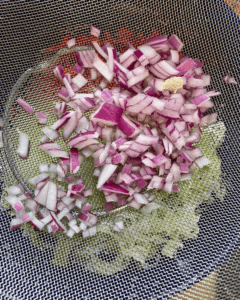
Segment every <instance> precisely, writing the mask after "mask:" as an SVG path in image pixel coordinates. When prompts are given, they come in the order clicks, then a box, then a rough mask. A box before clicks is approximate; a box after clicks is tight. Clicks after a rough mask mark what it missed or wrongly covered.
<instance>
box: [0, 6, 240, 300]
mask: <svg viewBox="0 0 240 300" xmlns="http://www.w3.org/2000/svg"><path fill="white" fill-rule="evenodd" d="M0 14H1V15H0V29H1V47H2V51H1V60H0V65H1V75H0V76H1V109H2V113H3V110H5V117H6V128H5V130H6V131H5V137H4V138H5V152H4V150H1V157H0V163H1V171H2V177H1V178H0V181H1V184H2V189H3V191H4V188H5V187H6V186H9V185H12V184H16V183H17V182H21V183H23V184H24V182H25V180H26V179H27V178H28V177H32V176H34V175H37V173H38V169H37V166H38V164H39V163H43V162H50V161H51V159H50V157H49V156H48V155H46V154H44V153H43V152H41V151H40V150H39V151H38V150H34V151H31V152H30V156H29V159H28V160H27V161H22V160H20V159H19V158H18V156H17V154H16V147H17V141H18V131H23V132H26V133H27V134H28V135H29V138H30V141H31V149H36V147H35V146H36V145H37V144H38V143H39V142H38V140H39V137H40V136H41V135H42V133H41V127H39V126H37V125H36V120H34V119H33V118H29V116H28V114H27V113H26V112H24V111H23V110H22V109H21V108H19V106H18V105H16V104H14V101H15V100H16V99H17V98H18V97H23V98H24V97H26V99H27V102H28V103H29V104H30V105H32V106H33V107H34V108H35V109H36V111H46V112H49V113H50V112H51V111H52V110H53V108H54V106H55V105H54V102H56V101H58V100H59V98H58V96H57V92H58V90H59V87H60V85H59V84H58V83H57V80H55V79H54V76H53V74H52V70H53V68H54V66H56V65H57V64H58V63H59V62H61V63H62V64H63V66H64V67H65V68H68V67H70V66H72V65H73V64H74V63H75V62H74V61H73V59H74V54H73V55H72V56H71V55H70V56H69V55H64V53H65V52H69V51H67V50H66V49H65V50H62V51H61V52H60V53H58V54H57V55H56V52H58V50H59V49H60V48H61V41H62V40H63V38H64V37H65V36H67V35H70V36H72V37H79V35H86V36H87V37H88V36H89V27H90V25H91V24H95V25H96V26H98V27H99V28H101V32H102V36H101V38H102V40H106V41H110V42H112V43H113V44H114V45H115V46H116V48H117V49H118V51H122V50H123V49H124V47H125V45H126V43H127V42H129V41H130V42H131V41H133V40H134V41H135V42H136V41H141V39H143V38H146V37H148V36H149V35H150V34H151V32H152V30H153V29H157V30H158V31H159V33H160V34H168V35H171V34H173V33H175V34H177V35H179V37H180V38H181V40H182V41H183V42H184V44H185V47H184V54H186V55H188V56H189V57H193V58H199V59H200V60H201V61H203V62H204V65H205V68H204V72H205V73H207V74H211V78H212V82H211V86H210V88H215V89H216V90H217V91H221V93H222V94H221V96H219V97H215V98H214V99H213V101H214V104H215V108H214V111H217V112H218V114H219V120H220V121H222V122H224V124H225V126H226V129H227V132H226V136H225V141H224V143H223V145H222V146H221V148H220V149H219V150H218V154H219V156H220V158H221V159H222V171H223V174H224V178H225V180H226V182H227V193H226V196H225V199H224V202H221V201H219V200H216V201H215V202H214V203H211V204H210V205H206V206H205V207H203V208H206V209H205V210H204V212H203V214H202V216H201V219H200V222H199V227H200V233H199V236H198V238H197V239H195V240H190V241H187V242H186V243H184V248H183V249H182V250H180V251H179V252H178V254H177V255H176V256H174V258H173V259H168V258H165V257H163V256H161V255H160V252H157V254H156V255H154V257H153V258H152V259H151V260H149V261H148V263H147V264H146V265H145V267H144V268H140V269H139V267H138V266H137V265H136V263H135V262H134V261H133V260H129V261H124V260H122V259H121V258H120V259H119V260H118V261H116V262H114V263H115V265H113V267H112V269H113V270H114V268H115V269H116V270H115V271H117V270H119V271H118V272H117V273H115V272H112V273H114V274H112V275H110V274H108V276H106V275H99V274H97V272H96V269H97V267H96V265H97V264H98V261H97V260H96V258H97V257H98V254H99V252H100V250H99V249H105V251H108V254H109V257H110V258H108V259H110V260H111V259H112V260H113V261H114V260H115V256H114V255H117V249H118V248H117V246H116V244H114V241H113V240H112V239H111V238H109V236H107V235H106V236H103V239H102V242H101V243H98V245H97V246H98V247H97V249H96V252H95V253H89V249H92V248H91V247H90V246H88V245H85V244H81V243H80V244H79V243H76V244H74V247H73V248H77V249H78V250H79V251H82V253H84V255H83V256H81V255H80V256H79V258H77V256H76V255H73V251H72V250H71V249H70V250H71V251H70V250H69V249H68V246H66V245H67V244H66V241H65V240H64V238H61V237H58V238H56V237H53V236H50V235H47V234H44V233H43V234H40V235H39V237H38V240H37V241H36V240H35V241H34V239H33V238H31V232H29V231H27V229H25V230H24V231H22V230H18V231H15V232H10V230H9V223H10V215H11V210H7V209H6V208H3V209H2V210H1V211H0V224H1V227H0V254H1V255H0V256H1V257H0V260H1V263H0V297H1V296H2V297H3V299H5V297H6V299H19V300H20V299H24V300H25V299H48V300H49V299H64V300H65V299H71V300H72V299H74V300H75V299H76V300H77V299H78V300H80V299H81V300H92V299H111V300H115V299H132V300H135V299H152V300H155V299H166V298H167V297H171V296H173V295H174V294H176V293H178V292H180V291H184V290H185V289H187V288H188V287H190V286H191V285H193V284H194V283H196V282H198V281H200V280H201V279H203V278H204V277H205V276H207V275H208V274H209V273H210V272H211V271H213V270H214V269H215V268H217V267H219V266H220V265H221V264H222V263H223V261H224V260H225V259H226V258H228V257H229V255H230V253H231V251H232V250H233V249H234V248H235V246H236V244H237V241H238V239H239V234H240V210H239V178H240V177H239V150H240V149H239V136H240V135H239V133H240V132H239V127H240V126H239V125H240V122H239V86H234V85H227V84H226V83H225V82H224V81H223V77H224V76H225V75H226V73H227V72H229V73H230V74H231V76H234V78H235V79H236V80H237V81H238V82H240V76H239V66H240V65H239V24H240V22H239V19H238V18H237V16H236V15H235V14H234V13H233V12H231V11H230V10H229V9H228V8H227V6H226V5H225V4H224V3H223V2H222V1H220V0H209V1H205V0H201V1H200V0H191V1H189V0H188V1H187V0H179V1H174V0H168V1H165V0H161V1H159V0H156V1H155V0H149V1H138V0H132V1H127V0H124V1H117V0H115V1H114V0H109V1H104V0H102V1H98V0H97V1H92V0H89V1H84V0H83V1H69V0H67V1H64V2H60V1H41V2H40V1H31V2H30V1H29V2H26V1H1V6H0ZM122 28H126V29H127V30H128V31H126V30H122ZM106 31H107V32H108V33H109V34H110V35H111V36H109V34H108V33H106ZM122 32H124V33H122ZM131 33H133V35H134V38H133V36H132V34H131ZM111 37H112V40H109V39H110V38H111ZM77 39H78V38H77ZM79 40H81V42H82V45H84V44H86V43H87V42H88V39H87V38H84V37H83V36H81V38H79ZM63 44H64V43H63ZM54 45H55V47H53V46H54ZM58 45H60V46H59V47H57V46H58ZM78 47H79V46H78ZM77 49H79V48H77V47H76V48H73V49H71V51H70V52H73V53H74V52H75V51H76V50H77ZM80 49H82V48H80ZM16 82H17V83H16ZM93 87H94V85H93V83H91V82H90V84H89V85H88V87H87V90H88V91H90V90H91V89H92V88H93ZM50 115H51V114H49V116H50ZM53 121H54V117H51V118H49V120H48V124H52V123H53ZM58 143H59V145H61V146H63V148H64V147H65V145H64V142H63V141H60V142H59V140H58ZM7 157H8V160H7ZM88 167H89V164H87V162H86V165H85V168H82V170H81V172H80V173H81V174H82V175H83V176H85V177H86V179H87V181H88V182H89V184H90V185H91V184H93V183H92V181H91V170H89V169H88ZM28 188H29V191H30V188H31V187H30V186H29V187H27V186H26V189H28ZM4 196H5V194H4V192H3V197H2V199H3V198H4ZM188 196H189V195H188V194H187V195H186V197H188ZM94 200H95V201H96V202H97V203H99V208H101V204H102V199H101V195H100V194H99V195H98V197H96V199H94ZM110 221H111V220H110ZM143 225H144V226H149V224H143ZM141 229H142V228H141V226H139V227H138V228H135V229H134V231H133V233H132V235H131V236H130V237H129V238H130V239H132V240H134V239H137V238H139V236H141ZM32 236H33V235H32ZM56 245H57V246H58V247H57V246H56ZM56 249H61V251H63V252H64V253H65V256H64V255H63V256H61V258H60V262H58V265H59V266H56V264H53V258H54V251H56ZM234 255H235V257H236V255H237V254H234ZM111 256H112V257H113V258H111ZM64 257H65V259H64ZM55 259H56V253H55ZM230 265H231V263H230ZM98 267H101V266H100V265H99V266H98ZM236 269H237V268H235V269H233V268H231V267H230V268H229V263H228V265H227V263H226V264H225V265H223V266H222V267H221V268H220V271H219V272H218V284H219V292H218V297H219V299H228V298H227V297H230V296H231V295H232V296H231V297H235V298H236V299H238V298H237V297H239V295H238V293H239V292H238V291H239V289H240V286H239V281H236V284H235V285H234V284H233V282H229V280H227V277H228V276H229V278H230V276H231V274H233V273H234V272H239V269H237V271H236ZM120 270H121V271H120ZM233 281H234V280H233ZM227 292H228V294H226V293H227ZM230 294H231V295H230ZM226 295H227V296H226ZM188 296H189V298H188ZM188 296H186V297H187V298H186V299H192V298H190V297H192V296H191V294H190V295H189V294H188ZM214 297H215V296H214ZM224 297H225V298H224ZM3 299H2V300H3ZM193 299H194V298H193ZM197 299H202V298H201V290H200V292H199V293H198V295H197ZM203 299H204V298H203ZM209 299H214V298H211V295H210V296H209ZM229 299H234V298H229Z"/></svg>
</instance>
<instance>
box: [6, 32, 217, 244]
mask: <svg viewBox="0 0 240 300" xmlns="http://www.w3.org/2000/svg"><path fill="white" fill-rule="evenodd" d="M91 34H92V35H94V36H96V37H98V36H99V34H100V30H99V29H98V28H97V27H95V26H91ZM92 44H93V47H94V49H95V50H88V51H80V52H77V53H76V65H75V67H74V70H75V72H76V73H78V74H77V75H76V76H75V77H73V78H72V77H71V75H70V74H69V73H66V74H65V73H64V69H63V67H62V66H61V65H58V66H57V67H56V68H55V69H54V70H53V72H54V74H55V76H56V77H57V78H58V80H59V82H60V83H61V84H62V87H61V89H60V91H59V97H60V98H61V99H62V100H63V101H64V102H62V103H57V104H56V106H55V108H54V113H55V114H56V115H57V118H58V119H57V121H56V122H55V123H54V124H52V125H51V126H45V127H43V128H42V131H43V136H42V137H41V139H40V140H41V144H40V145H39V148H40V149H41V150H42V151H44V152H46V153H47V154H49V155H50V156H52V157H58V158H59V162H58V163H52V164H51V165H50V166H49V165H48V164H41V165H39V172H40V174H39V175H38V176H35V177H33V178H30V179H29V180H28V181H29V183H30V184H32V185H34V186H35V195H34V197H33V199H32V198H31V195H30V194H24V192H23V190H22V188H21V186H20V185H18V186H12V187H9V188H8V192H9V195H10V196H9V197H7V201H8V202H9V203H10V204H11V205H12V207H13V209H14V210H15V211H16V218H15V219H13V220H12V222H11V229H15V228H19V227H20V226H21V224H22V223H26V222H27V223H30V224H32V225H33V226H35V227H36V228H37V229H39V230H42V229H43V228H44V227H45V226H46V227H47V230H48V232H49V233H50V232H52V233H55V232H56V231H58V230H60V231H62V232H64V233H66V235H67V236H68V237H70V238H71V237H73V236H74V235H75V234H78V233H80V232H82V235H83V237H84V238H85V237H90V236H92V235H95V234H96V231H97V228H96V224H97V222H98V218H97V216H96V215H95V214H93V213H91V204H90V203H89V202H88V199H87V197H88V196H90V195H92V190H91V189H88V188H86V186H85V184H84V181H83V179H82V178H80V176H76V175H75V176H74V174H76V173H77V172H78V171H79V169H80V165H81V163H82V162H83V160H84V158H85V157H89V156H91V157H93V159H94V167H95V170H94V173H93V175H94V176H96V177H97V178H98V183H97V188H98V189H99V190H101V191H102V192H103V193H104V195H105V199H106V203H105V204H104V207H105V210H106V211H107V212H108V211H111V210H112V209H114V208H116V207H122V206H125V205H128V206H131V207H133V208H135V209H137V210H141V211H142V212H143V213H145V214H149V213H151V211H152V210H155V209H157V208H158V207H159V206H158V205H157V204H156V203H154V199H155V196H154V195H153V194H151V193H149V191H151V190H154V189H162V190H163V191H165V192H167V193H169V194H170V193H173V192H178V183H179V182H181V181H185V180H191V177H192V172H193V170H194V169H195V168H203V167H204V166H206V165H208V164H210V163H211V162H210V161H209V159H208V158H207V157H204V156H203V155H202V152H201V149H200V148H197V147H195V146H194V145H195V143H198V142H199V141H200V139H201V133H202V130H201V126H203V125H205V126H206V125H211V124H213V123H215V122H216V120H217V113H212V114H207V115H206V114H205V113H206V112H207V111H208V110H209V109H211V108H212V107H213V106H214V105H213V103H212V102H211V97H213V96H217V95H219V94H220V93H219V92H215V91H214V90H211V91H207V89H206V87H207V86H208V85H210V75H207V74H203V70H202V64H201V62H200V61H199V60H198V59H191V58H189V57H187V56H184V57H182V58H181V59H180V51H181V50H182V48H183V43H182V42H181V41H180V39H179V38H178V37H177V36H176V35H172V36H171V37H170V38H168V37H167V36H166V35H163V36H159V37H154V38H151V39H148V40H147V43H146V45H142V46H140V47H138V49H135V48H134V47H132V46H131V45H129V47H128V50H127V51H125V52H124V53H122V54H121V55H118V54H117V51H116V49H114V48H113V47H112V46H111V45H110V44H107V45H105V46H103V47H101V46H100V45H99V44H98V43H97V42H95V41H94V42H92ZM74 45H75V40H74V39H72V40H70V41H69V42H68V43H67V47H72V46H74ZM85 68H89V69H90V74H91V80H96V79H97V78H98V77H99V76H101V77H102V81H101V83H100V85H99V86H98V88H96V89H95V90H94V92H93V93H90V94H85V93H82V92H81V90H82V88H83V87H84V86H85V85H86V84H87V83H88V80H87V79H86V78H85V77H84V76H83V74H84V73H83V72H84V69H85ZM113 82H114V83H115V84H116V85H117V87H113V88H111V89H109V88H108V84H109V83H113ZM17 102H18V103H19V104H20V105H21V106H22V107H23V108H24V109H25V110H26V111H27V112H29V113H30V114H32V113H33V112H34V109H33V108H32V107H30V106H29V105H28V104H27V103H26V102H25V101H23V100H22V99H18V100H17ZM67 106H69V107H71V108H72V110H70V111H67V112H66V108H67ZM90 109H91V110H93V113H92V114H91V116H90V119H88V118H87V117H86V116H84V113H85V112H87V111H89V110H90ZM37 119H38V124H40V125H46V123H47V114H46V113H42V112H41V113H40V112H39V113H37ZM60 128H62V129H63V131H62V137H63V139H64V140H65V141H66V145H67V146H69V147H70V152H69V153H67V152H66V151H64V150H63V149H62V148H61V147H60V146H59V145H58V144H57V143H56V140H57V139H58V138H59V136H60V132H59V129H60ZM18 153H19V156H20V157H21V158H27V156H28V153H29V140H28V136H27V135H26V134H24V133H21V134H20V140H19V147H18ZM54 179H56V180H55V181H54V182H53V180H54ZM57 181H65V182H67V184H68V188H67V190H64V189H63V188H62V186H61V185H60V184H57V183H56V182H57ZM73 210H75V211H77V212H78V217H77V218H75V216H73V214H72V211H73ZM112 229H113V230H114V231H116V232H121V231H122V230H124V223H123V221H121V220H118V222H116V223H115V224H114V227H113V228H112Z"/></svg>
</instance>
